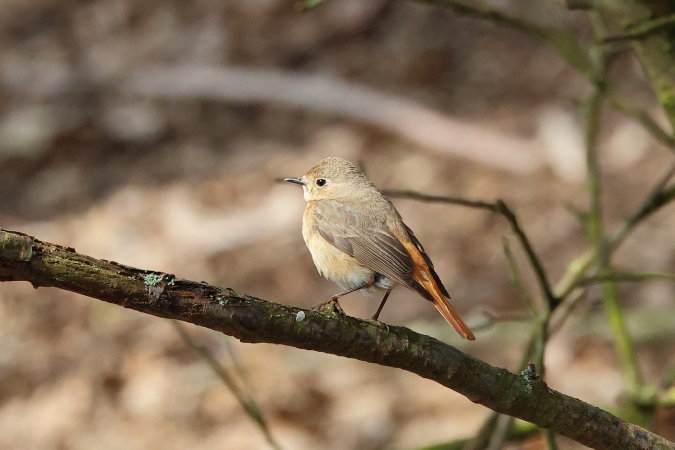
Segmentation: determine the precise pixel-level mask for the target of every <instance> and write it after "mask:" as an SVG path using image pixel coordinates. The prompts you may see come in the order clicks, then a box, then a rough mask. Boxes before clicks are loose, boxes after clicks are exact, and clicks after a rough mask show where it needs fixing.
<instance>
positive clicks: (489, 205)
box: [383, 189, 559, 309]
mask: <svg viewBox="0 0 675 450" xmlns="http://www.w3.org/2000/svg"><path fill="white" fill-rule="evenodd" d="M383 192H384V194H386V195H388V196H390V197H397V198H408V199H412V200H418V201H423V202H436V203H450V204H455V205H460V206H467V207H470V208H478V209H485V210H488V211H491V212H493V213H497V214H500V215H502V216H504V217H505V218H506V220H507V221H508V222H509V225H510V226H511V231H513V233H514V234H515V235H516V237H517V238H518V241H519V242H520V245H521V246H522V248H523V250H524V251H525V254H526V255H527V258H528V260H529V261H530V264H531V265H532V269H533V270H534V272H535V274H536V277H537V281H538V283H539V287H540V289H541V291H542V294H543V296H544V298H545V299H546V301H547V303H548V304H549V308H551V309H555V307H556V306H557V305H558V303H559V299H558V298H557V297H556V296H555V295H554V294H553V290H552V289H551V284H550V282H549V280H548V276H547V275H546V271H545V270H544V266H543V264H542V263H541V260H540V259H539V256H537V254H536V252H535V251H534V247H533V246H532V244H531V243H530V240H529V239H528V237H527V235H526V234H525V231H524V230H523V228H522V227H521V226H520V223H519V222H518V218H517V217H516V215H515V214H514V213H513V211H511V209H510V208H509V207H508V206H507V205H506V203H505V202H504V201H503V200H497V201H495V202H486V201H481V200H467V199H464V198H459V197H449V196H440V195H428V194H422V193H419V192H415V191H410V190H397V189H386V190H384V191H383Z"/></svg>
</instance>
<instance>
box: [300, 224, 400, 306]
mask: <svg viewBox="0 0 675 450" xmlns="http://www.w3.org/2000/svg"><path fill="white" fill-rule="evenodd" d="M302 237H303V238H304V239H305V244H306V245H307V248H308V249H309V252H310V253H311V255H312V260H313V261H314V265H315V266H316V269H317V270H318V271H319V273H320V274H321V275H323V276H324V277H326V278H328V279H329V280H331V281H333V282H335V283H337V284H338V285H339V286H340V287H341V288H342V289H344V290H348V289H353V288H355V287H357V286H361V285H363V284H366V283H370V282H373V281H374V282H375V284H374V285H373V286H372V287H370V288H367V289H361V290H360V292H362V293H364V294H369V293H375V292H378V291H381V290H382V289H391V288H392V287H393V286H394V283H393V282H392V281H391V280H389V279H388V278H386V277H383V276H381V275H379V274H377V273H376V272H374V271H373V270H371V269H369V268H368V267H366V266H364V265H363V264H361V263H360V262H359V261H358V260H357V259H356V258H354V257H352V256H350V255H348V254H346V253H344V252H342V251H341V250H339V249H338V248H337V247H334V246H333V245H332V244H330V243H329V242H328V241H326V240H325V239H324V238H323V237H322V236H321V235H320V234H319V233H318V232H316V231H315V230H312V229H309V227H307V226H304V224H303V227H302Z"/></svg>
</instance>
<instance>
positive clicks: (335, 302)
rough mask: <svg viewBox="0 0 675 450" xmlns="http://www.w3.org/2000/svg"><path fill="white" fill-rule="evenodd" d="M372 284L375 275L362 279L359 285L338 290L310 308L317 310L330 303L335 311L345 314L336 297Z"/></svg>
mask: <svg viewBox="0 0 675 450" xmlns="http://www.w3.org/2000/svg"><path fill="white" fill-rule="evenodd" d="M373 284H375V277H373V278H371V279H370V280H368V281H364V282H363V283H361V284H359V285H356V286H355V287H353V288H351V289H347V290H346V291H343V292H340V293H339V294H335V295H333V296H332V297H330V298H329V299H328V300H325V301H323V302H321V303H319V304H318V305H316V306H315V307H313V308H312V310H313V311H317V310H319V309H321V308H323V307H324V306H326V305H329V304H332V305H333V306H334V307H335V310H336V311H337V312H339V313H340V314H343V315H345V316H346V315H347V314H345V311H344V310H343V309H342V306H340V303H339V302H338V299H339V298H340V297H342V296H345V295H347V294H351V293H352V292H355V291H358V290H361V289H365V288H368V287H370V286H372V285H373Z"/></svg>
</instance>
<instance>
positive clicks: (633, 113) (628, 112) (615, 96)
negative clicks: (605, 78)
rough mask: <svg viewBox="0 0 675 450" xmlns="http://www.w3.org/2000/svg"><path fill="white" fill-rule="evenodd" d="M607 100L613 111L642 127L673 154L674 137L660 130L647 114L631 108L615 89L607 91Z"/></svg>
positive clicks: (674, 150) (674, 148)
mask: <svg viewBox="0 0 675 450" xmlns="http://www.w3.org/2000/svg"><path fill="white" fill-rule="evenodd" d="M607 98H608V99H609V100H610V103H611V104H612V107H614V109H616V110H617V111H619V112H621V113H622V114H624V115H625V116H627V117H629V118H630V119H632V120H634V121H635V122H637V123H639V124H640V125H642V127H643V128H644V129H645V130H647V132H648V133H649V134H650V135H651V136H652V137H653V138H654V139H656V140H657V141H658V142H660V143H661V144H663V145H665V146H666V147H667V148H668V149H669V150H670V151H673V152H675V136H673V135H672V134H670V133H668V132H667V131H666V130H664V129H663V128H661V126H660V125H659V124H658V123H656V120H654V118H652V117H651V116H650V115H649V114H648V113H647V112H645V111H641V110H639V109H637V108H635V107H634V106H632V105H631V104H630V103H628V102H627V101H626V100H625V99H624V98H623V97H622V96H621V95H620V94H619V93H618V92H617V91H616V90H615V89H611V88H608V89H607Z"/></svg>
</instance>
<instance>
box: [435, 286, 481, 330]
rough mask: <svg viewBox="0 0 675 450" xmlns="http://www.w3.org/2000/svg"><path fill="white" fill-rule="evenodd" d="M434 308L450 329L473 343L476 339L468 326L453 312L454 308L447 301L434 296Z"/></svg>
mask: <svg viewBox="0 0 675 450" xmlns="http://www.w3.org/2000/svg"><path fill="white" fill-rule="evenodd" d="M434 306H435V307H436V309H437V310H438V312H439V313H441V315H442V316H443V318H444V319H445V320H446V321H447V322H448V323H449V324H450V326H451V327H452V328H454V330H455V331H456V332H457V334H459V335H460V336H461V337H463V338H464V339H468V340H470V341H473V340H475V339H476V337H475V336H474V335H473V333H472V332H471V330H470V329H469V327H468V326H466V324H465V323H464V321H463V320H462V318H461V317H459V314H457V312H456V311H455V308H453V307H452V305H451V304H450V302H449V301H448V299H446V298H445V297H440V298H437V297H436V296H434Z"/></svg>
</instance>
